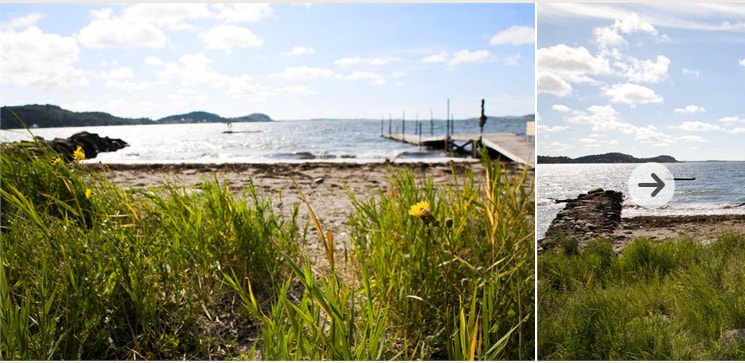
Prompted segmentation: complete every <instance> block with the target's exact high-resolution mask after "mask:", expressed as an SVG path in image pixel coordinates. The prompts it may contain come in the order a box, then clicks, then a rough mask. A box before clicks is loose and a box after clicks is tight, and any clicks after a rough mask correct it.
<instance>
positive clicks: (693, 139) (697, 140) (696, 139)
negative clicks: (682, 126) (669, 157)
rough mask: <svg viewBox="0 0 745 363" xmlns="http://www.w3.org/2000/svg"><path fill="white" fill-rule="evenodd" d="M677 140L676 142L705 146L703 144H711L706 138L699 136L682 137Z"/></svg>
mask: <svg viewBox="0 0 745 363" xmlns="http://www.w3.org/2000/svg"><path fill="white" fill-rule="evenodd" d="M675 139H676V140H679V141H684V142H691V143H695V144H703V143H706V142H709V140H706V139H705V138H703V137H701V136H697V135H696V136H693V135H688V136H680V137H677V138H675Z"/></svg>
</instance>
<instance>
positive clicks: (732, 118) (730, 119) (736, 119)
mask: <svg viewBox="0 0 745 363" xmlns="http://www.w3.org/2000/svg"><path fill="white" fill-rule="evenodd" d="M719 121H721V122H725V123H735V122H745V119H742V118H740V117H739V116H725V117H722V118H720V119H719Z"/></svg>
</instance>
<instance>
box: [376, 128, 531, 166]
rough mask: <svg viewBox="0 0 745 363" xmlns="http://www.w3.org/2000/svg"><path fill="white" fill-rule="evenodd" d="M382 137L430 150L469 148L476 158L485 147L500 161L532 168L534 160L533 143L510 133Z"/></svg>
mask: <svg viewBox="0 0 745 363" xmlns="http://www.w3.org/2000/svg"><path fill="white" fill-rule="evenodd" d="M383 137H385V138H387V139H391V140H396V141H401V142H405V143H409V144H413V145H417V146H424V147H428V148H432V149H438V150H447V151H449V152H457V153H461V154H465V153H466V151H465V148H466V147H467V146H469V145H470V146H471V155H472V156H474V157H477V156H478V150H479V149H480V147H486V148H488V149H489V151H490V152H492V153H496V154H498V155H499V156H500V157H501V158H502V160H505V159H508V160H511V161H513V162H517V163H521V164H525V165H527V166H529V167H533V165H534V159H535V142H533V141H529V140H526V139H525V138H522V137H520V136H517V135H515V134H510V133H488V134H483V135H480V134H455V135H447V136H446V135H441V136H422V135H417V134H388V135H383Z"/></svg>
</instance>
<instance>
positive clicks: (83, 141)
mask: <svg viewBox="0 0 745 363" xmlns="http://www.w3.org/2000/svg"><path fill="white" fill-rule="evenodd" d="M9 146H10V147H11V148H12V147H21V148H29V149H31V150H35V151H36V152H38V153H43V152H44V151H43V150H42V149H44V146H46V147H49V148H50V149H52V150H54V152H56V153H57V154H59V155H60V156H61V157H62V159H64V160H65V161H68V162H69V161H72V160H73V152H74V151H75V150H76V149H77V148H78V146H80V147H81V148H82V149H83V151H84V152H85V158H86V159H93V158H95V157H96V156H98V154H99V153H102V152H114V151H117V150H120V149H123V148H125V147H127V146H129V144H127V142H126V141H124V140H122V139H112V138H109V137H108V136H105V137H101V136H99V135H98V134H92V133H90V132H87V131H82V132H78V133H76V134H73V135H72V136H70V137H68V138H66V139H63V138H55V139H52V140H45V139H44V138H42V137H40V136H36V137H35V139H34V141H19V142H14V143H11V144H10V145H9Z"/></svg>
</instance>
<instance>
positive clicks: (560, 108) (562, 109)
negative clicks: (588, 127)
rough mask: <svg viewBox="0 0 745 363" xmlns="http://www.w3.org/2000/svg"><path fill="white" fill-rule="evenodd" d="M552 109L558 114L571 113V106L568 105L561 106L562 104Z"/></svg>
mask: <svg viewBox="0 0 745 363" xmlns="http://www.w3.org/2000/svg"><path fill="white" fill-rule="evenodd" d="M551 109H552V110H554V111H557V112H569V111H571V108H569V106H567V105H561V104H557V105H553V106H551Z"/></svg>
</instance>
